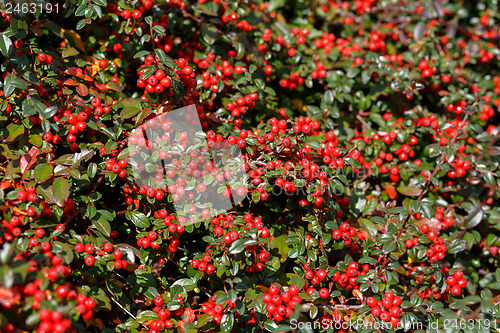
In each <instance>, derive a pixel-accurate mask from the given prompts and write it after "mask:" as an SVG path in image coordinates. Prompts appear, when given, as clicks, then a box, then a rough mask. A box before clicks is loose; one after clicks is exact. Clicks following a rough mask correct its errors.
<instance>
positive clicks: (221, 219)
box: [210, 214, 240, 245]
mask: <svg viewBox="0 0 500 333" xmlns="http://www.w3.org/2000/svg"><path fill="white" fill-rule="evenodd" d="M233 222H234V215H233V214H228V215H227V216H224V215H223V214H220V215H219V216H218V217H213V218H212V220H211V221H210V225H211V226H212V227H214V231H213V233H214V235H215V236H216V237H222V239H223V241H224V243H225V244H226V245H229V244H231V243H232V242H234V241H236V240H238V239H239V238H240V234H239V233H238V231H237V230H234V229H232V226H233Z"/></svg>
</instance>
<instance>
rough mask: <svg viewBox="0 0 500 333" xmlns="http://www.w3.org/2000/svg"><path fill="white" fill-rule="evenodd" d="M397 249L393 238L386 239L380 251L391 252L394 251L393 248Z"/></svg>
mask: <svg viewBox="0 0 500 333" xmlns="http://www.w3.org/2000/svg"><path fill="white" fill-rule="evenodd" d="M396 249H397V245H396V242H395V241H393V240H390V241H387V242H385V243H384V246H382V251H384V252H385V253H391V252H394V250H396Z"/></svg>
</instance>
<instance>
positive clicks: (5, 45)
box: [0, 34, 13, 58]
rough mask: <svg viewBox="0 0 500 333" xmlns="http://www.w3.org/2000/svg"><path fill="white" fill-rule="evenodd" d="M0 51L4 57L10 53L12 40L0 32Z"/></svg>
mask: <svg viewBox="0 0 500 333" xmlns="http://www.w3.org/2000/svg"><path fill="white" fill-rule="evenodd" d="M0 51H1V52H2V54H3V55H4V57H6V58H8V57H9V56H10V55H11V54H12V51H13V48H12V41H11V40H10V38H9V37H7V35H6V34H2V37H1V38H0Z"/></svg>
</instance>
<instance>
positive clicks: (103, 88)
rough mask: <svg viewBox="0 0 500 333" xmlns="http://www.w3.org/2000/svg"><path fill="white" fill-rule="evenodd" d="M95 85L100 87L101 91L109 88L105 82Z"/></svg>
mask: <svg viewBox="0 0 500 333" xmlns="http://www.w3.org/2000/svg"><path fill="white" fill-rule="evenodd" d="M95 86H96V87H97V88H99V89H100V90H101V91H107V90H109V87H108V86H107V85H105V84H102V83H96V84H95Z"/></svg>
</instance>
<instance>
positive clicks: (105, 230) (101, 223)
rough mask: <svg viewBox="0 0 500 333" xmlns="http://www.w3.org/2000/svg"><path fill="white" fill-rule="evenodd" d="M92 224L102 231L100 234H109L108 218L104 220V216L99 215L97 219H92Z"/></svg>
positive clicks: (107, 235)
mask: <svg viewBox="0 0 500 333" xmlns="http://www.w3.org/2000/svg"><path fill="white" fill-rule="evenodd" d="M93 224H94V226H95V227H96V228H97V230H99V231H100V232H102V234H103V235H104V236H106V237H109V236H111V226H110V225H109V222H108V220H106V219H105V218H104V217H102V216H101V217H100V218H99V219H98V220H97V221H96V220H94V221H93Z"/></svg>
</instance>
